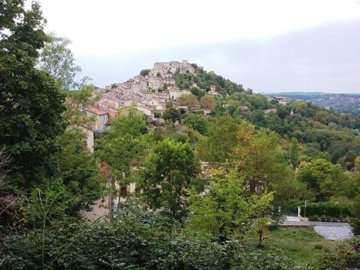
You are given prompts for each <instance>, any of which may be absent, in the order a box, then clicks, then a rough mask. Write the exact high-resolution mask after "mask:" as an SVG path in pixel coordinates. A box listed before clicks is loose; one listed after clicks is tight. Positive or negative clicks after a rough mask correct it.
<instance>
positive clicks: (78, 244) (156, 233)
mask: <svg viewBox="0 0 360 270" xmlns="http://www.w3.org/2000/svg"><path fill="white" fill-rule="evenodd" d="M176 231H177V227H176V226H174V224H173V223H169V222H168V221H166V220H161V219H157V218H154V217H152V216H149V215H148V216H142V217H139V216H131V217H129V216H127V217H126V218H124V216H122V217H119V219H118V220H115V221H114V222H111V223H106V222H100V223H95V224H79V223H61V224H59V223H57V224H52V226H51V227H49V228H47V229H46V231H43V230H33V231H31V232H28V233H26V234H13V235H8V236H5V237H3V239H2V240H0V241H2V242H1V243H0V246H1V247H2V248H0V268H1V269H164V270H165V269H219V270H220V269H244V270H245V269H246V270H252V269H268V270H281V269H284V270H285V269H286V270H289V269H299V268H296V267H295V266H294V264H293V263H292V262H291V261H290V260H289V259H288V258H286V257H281V256H278V255H275V254H274V253H271V252H270V253H269V252H266V254H265V253H264V252H263V251H261V250H255V249H251V248H248V247H245V246H243V245H242V244H241V243H240V242H238V241H229V242H226V243H224V244H219V243H217V242H213V241H210V240H201V239H194V238H186V237H184V236H181V235H180V234H179V233H176Z"/></svg>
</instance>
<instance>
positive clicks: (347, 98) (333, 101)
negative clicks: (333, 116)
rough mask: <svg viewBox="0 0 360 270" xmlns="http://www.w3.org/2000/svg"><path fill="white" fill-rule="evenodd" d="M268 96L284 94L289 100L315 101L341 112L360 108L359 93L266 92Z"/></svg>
mask: <svg viewBox="0 0 360 270" xmlns="http://www.w3.org/2000/svg"><path fill="white" fill-rule="evenodd" d="M266 95H267V96H282V97H286V98H287V99H288V100H304V101H309V102H313V103H314V104H317V105H319V106H322V107H324V108H327V109H330V108H332V109H334V110H336V111H339V112H348V113H356V112H359V110H360V95H359V94H332V93H322V92H282V93H271V94H266Z"/></svg>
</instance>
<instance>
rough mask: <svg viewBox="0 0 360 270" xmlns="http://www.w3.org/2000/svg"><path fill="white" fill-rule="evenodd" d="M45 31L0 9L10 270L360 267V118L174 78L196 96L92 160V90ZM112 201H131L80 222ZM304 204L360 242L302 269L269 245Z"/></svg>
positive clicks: (13, 7) (108, 136) (2, 214)
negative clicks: (89, 129) (89, 133)
mask: <svg viewBox="0 0 360 270" xmlns="http://www.w3.org/2000/svg"><path fill="white" fill-rule="evenodd" d="M45 23H46V20H45V19H44V18H43V17H42V13H41V8H40V6H39V4H38V3H36V2H35V3H33V4H32V7H31V8H30V9H28V10H27V9H25V7H24V1H23V0H17V1H8V0H0V130H1V133H0V269H250V270H251V269H274V270H275V269H277V270H278V269H287V270H288V269H324V270H325V269H339V270H340V269H359V268H360V256H358V254H359V252H360V237H359V236H358V235H359V234H360V137H359V134H360V114H356V113H353V114H348V113H344V112H338V111H335V110H332V109H330V110H329V109H325V108H323V107H320V106H317V105H314V104H313V103H310V102H305V101H291V102H289V103H288V104H286V105H285V104H280V102H279V101H278V100H277V99H276V98H267V97H266V96H263V95H260V94H255V93H253V90H252V89H244V88H243V86H242V85H241V84H237V83H234V82H232V81H230V80H228V79H225V78H223V77H222V76H220V75H217V74H215V73H214V72H207V71H205V70H198V71H196V72H195V73H193V74H176V77H175V80H176V86H177V87H179V88H180V89H189V90H190V91H191V95H184V96H181V97H180V98H179V100H177V101H176V102H168V103H167V106H166V110H165V111H164V112H163V113H157V118H162V119H164V121H163V122H161V121H148V120H147V118H146V117H145V116H144V115H143V114H142V113H141V112H139V111H138V110H136V108H135V107H130V108H128V109H123V110H119V113H118V115H117V116H116V117H115V118H114V119H112V121H111V126H109V127H108V128H106V130H105V132H104V133H102V134H98V135H97V136H96V137H95V147H94V152H91V151H89V149H88V148H87V145H86V134H85V133H84V132H83V127H84V126H86V125H88V124H89V123H91V121H93V119H91V117H89V116H88V115H87V114H86V113H85V111H84V108H86V107H87V106H89V105H91V104H92V103H94V102H95V101H96V98H97V97H96V95H94V91H95V90H96V87H95V86H93V85H92V84H91V81H90V80H89V78H86V77H85V78H83V79H81V80H78V79H77V74H78V73H79V71H80V67H79V66H77V65H76V63H75V60H74V57H73V55H72V53H71V51H70V50H69V49H68V47H67V46H68V44H69V42H70V41H69V40H67V39H64V38H60V37H56V36H55V35H52V34H47V33H45V31H44V27H45ZM194 85H196V86H194ZM213 86H215V87H216V89H217V91H218V92H219V93H220V95H219V96H215V97H214V96H211V95H209V94H208V93H209V91H211V88H212V87H213ZM176 106H187V107H188V108H189V110H188V111H185V110H182V109H177V108H176ZM199 108H200V109H199ZM205 110H208V111H210V113H209V114H204V111H205ZM109 179H110V180H111V185H109V184H108V183H109ZM130 183H136V192H135V193H128V192H126V188H125V191H124V189H123V188H121V187H126V186H127V185H129V184H130ZM119 187H120V188H119ZM109 195H111V196H113V197H117V196H119V197H121V198H123V199H122V200H119V201H118V203H117V205H115V206H113V207H112V209H110V210H111V211H110V215H109V216H108V217H106V219H101V220H96V221H94V222H87V221H85V219H84V218H83V213H84V212H85V211H89V210H90V209H91V207H92V206H93V205H94V204H95V203H96V202H97V201H98V200H101V199H102V198H105V197H106V196H109ZM305 201H306V202H307V209H306V213H307V217H309V219H310V220H319V221H343V222H348V223H350V224H351V225H352V228H353V232H354V235H355V237H354V238H353V239H351V240H349V241H345V242H341V243H338V244H336V245H332V246H331V247H329V248H323V246H317V247H315V248H314V252H315V251H316V252H318V250H320V251H319V254H318V256H317V257H315V259H314V260H307V259H306V258H305V261H302V262H300V263H299V261H298V260H296V259H295V260H294V258H292V257H291V256H290V257H289V256H288V254H287V251H286V250H284V249H281V248H279V247H276V246H274V245H273V244H272V241H276V240H274V237H275V236H274V235H276V233H278V232H280V231H281V230H283V229H282V228H281V227H280V226H279V222H281V218H282V216H283V215H284V214H295V213H297V208H298V206H300V207H301V208H302V211H304V209H303V208H304V202H305ZM276 231H277V232H276ZM270 238H271V239H272V240H271V241H270V240H267V239H270ZM310 238H311V237H310ZM300 241H301V239H300ZM304 241H305V240H304ZM298 245H300V246H301V245H303V246H306V245H307V243H306V242H300V243H298ZM302 259H304V258H302Z"/></svg>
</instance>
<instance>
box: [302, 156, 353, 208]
mask: <svg viewBox="0 0 360 270" xmlns="http://www.w3.org/2000/svg"><path fill="white" fill-rule="evenodd" d="M297 179H298V180H299V181H300V182H303V183H306V185H307V189H308V190H310V191H311V192H312V194H313V199H314V200H315V201H317V202H319V201H326V200H329V199H330V197H331V196H332V195H335V194H336V191H337V190H338V189H339V188H340V187H341V186H343V185H344V184H346V178H345V175H344V174H343V172H342V169H341V166H340V165H333V164H331V162H329V161H327V160H325V159H315V160H313V161H312V162H304V163H302V164H301V165H300V169H299V172H298V174H297Z"/></svg>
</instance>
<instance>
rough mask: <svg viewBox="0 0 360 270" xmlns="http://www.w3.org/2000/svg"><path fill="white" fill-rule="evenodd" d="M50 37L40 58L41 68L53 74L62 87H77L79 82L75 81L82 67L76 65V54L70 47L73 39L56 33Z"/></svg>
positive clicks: (67, 88)
mask: <svg viewBox="0 0 360 270" xmlns="http://www.w3.org/2000/svg"><path fill="white" fill-rule="evenodd" d="M49 37H50V41H49V42H47V43H46V44H45V46H44V48H43V49H42V50H41V54H40V57H39V60H38V65H39V67H40V69H42V70H44V71H45V72H47V73H48V74H50V75H51V76H53V77H54V78H55V80H56V84H57V86H58V87H59V88H60V89H62V90H74V89H77V88H78V87H79V84H78V83H77V82H76V81H75V76H76V74H77V73H79V72H80V71H81V68H80V66H78V65H76V63H75V58H74V55H73V53H72V52H71V50H70V49H69V48H68V46H69V45H70V43H71V41H70V40H69V39H67V38H61V37H57V36H55V35H54V34H50V36H49Z"/></svg>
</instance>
